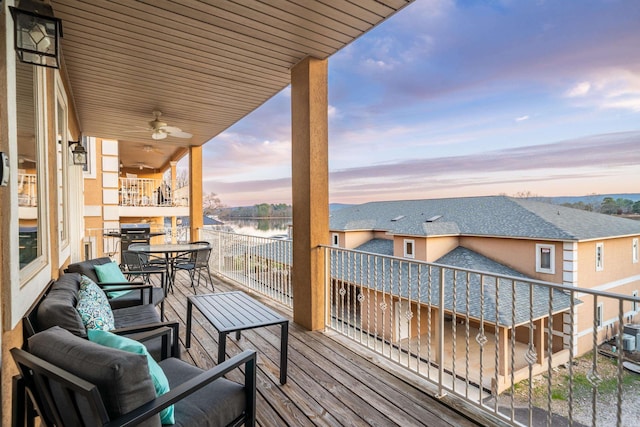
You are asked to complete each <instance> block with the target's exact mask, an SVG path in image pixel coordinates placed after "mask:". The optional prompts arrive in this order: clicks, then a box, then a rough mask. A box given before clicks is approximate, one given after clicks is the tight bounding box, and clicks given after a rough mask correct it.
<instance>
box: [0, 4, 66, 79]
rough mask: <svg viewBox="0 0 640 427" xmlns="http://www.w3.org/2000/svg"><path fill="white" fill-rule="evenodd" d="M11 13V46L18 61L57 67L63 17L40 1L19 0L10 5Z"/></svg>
mask: <svg viewBox="0 0 640 427" xmlns="http://www.w3.org/2000/svg"><path fill="white" fill-rule="evenodd" d="M9 9H10V10H11V16H13V23H14V25H13V27H14V45H15V46H14V47H15V49H16V53H17V55H18V58H20V61H22V62H25V63H27V64H33V65H39V66H43V67H51V68H60V38H61V37H62V20H60V19H59V18H56V17H54V16H53V8H52V7H51V5H49V4H45V3H44V1H43V0H20V2H19V3H18V4H17V6H16V7H11V6H9Z"/></svg>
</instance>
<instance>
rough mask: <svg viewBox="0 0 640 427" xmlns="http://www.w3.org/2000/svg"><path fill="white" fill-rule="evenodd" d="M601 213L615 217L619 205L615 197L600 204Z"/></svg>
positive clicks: (606, 198)
mask: <svg viewBox="0 0 640 427" xmlns="http://www.w3.org/2000/svg"><path fill="white" fill-rule="evenodd" d="M600 213H603V214H608V215H614V214H617V213H618V205H617V204H616V201H615V200H613V197H605V198H604V199H602V202H600Z"/></svg>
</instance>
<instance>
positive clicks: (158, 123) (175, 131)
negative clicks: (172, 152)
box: [147, 110, 193, 141]
mask: <svg viewBox="0 0 640 427" xmlns="http://www.w3.org/2000/svg"><path fill="white" fill-rule="evenodd" d="M161 115H162V112H160V111H158V110H156V111H154V112H153V120H151V121H150V122H149V128H148V129H147V130H150V131H151V132H152V134H151V138H153V139H154V140H156V141H157V140H159V139H165V138H166V137H167V136H173V137H176V138H191V137H192V136H193V135H191V134H190V133H188V132H183V131H182V129H180V128H178V127H175V126H169V125H168V124H167V123H166V122H163V121H162V120H160V116H161Z"/></svg>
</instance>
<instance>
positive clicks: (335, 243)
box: [331, 233, 340, 248]
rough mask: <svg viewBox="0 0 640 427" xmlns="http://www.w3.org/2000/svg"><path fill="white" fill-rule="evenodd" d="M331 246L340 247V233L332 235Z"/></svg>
mask: <svg viewBox="0 0 640 427" xmlns="http://www.w3.org/2000/svg"><path fill="white" fill-rule="evenodd" d="M331 246H333V247H335V248H339V247H340V235H339V234H338V233H331Z"/></svg>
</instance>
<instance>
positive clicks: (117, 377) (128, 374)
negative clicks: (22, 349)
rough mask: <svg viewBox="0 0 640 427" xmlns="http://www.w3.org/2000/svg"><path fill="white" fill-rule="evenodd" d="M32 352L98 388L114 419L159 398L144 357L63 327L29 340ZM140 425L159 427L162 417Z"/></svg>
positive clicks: (52, 329)
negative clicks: (87, 337) (74, 333)
mask: <svg viewBox="0 0 640 427" xmlns="http://www.w3.org/2000/svg"><path fill="white" fill-rule="evenodd" d="M29 352H30V353H32V354H34V355H35V356H38V357H40V358H41V359H44V360H46V361H47V362H49V363H52V364H54V365H56V366H58V367H60V368H62V369H64V370H65V371H68V372H70V373H72V374H74V375H76V376H78V377H80V378H82V379H84V380H86V381H89V382H90V383H92V384H94V385H96V386H97V387H98V390H99V391H100V395H101V396H102V400H103V402H104V405H105V407H106V409H107V413H108V414H109V416H110V417H111V418H112V419H113V418H116V417H119V416H121V415H123V414H126V413H127V412H130V411H131V410H133V409H135V408H137V407H139V406H140V405H142V404H144V403H146V402H149V401H150V400H152V399H154V398H155V397H156V396H155V389H154V386H153V381H152V380H151V377H150V376H149V368H148V366H147V357H146V356H144V355H141V354H135V353H129V352H126V351H122V350H117V349H108V348H105V347H104V346H101V345H99V344H95V343H93V342H91V341H88V340H85V339H82V338H79V337H77V336H75V335H73V334H71V333H70V332H69V331H67V330H65V329H62V328H60V327H53V328H50V329H47V330H46V331H43V332H39V333H37V334H35V335H34V336H32V337H31V338H29ZM141 425H144V426H158V425H160V418H159V416H155V417H153V418H151V419H150V420H148V421H147V422H145V423H143V424H141Z"/></svg>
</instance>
